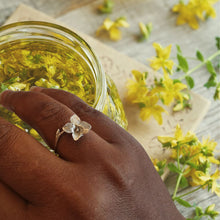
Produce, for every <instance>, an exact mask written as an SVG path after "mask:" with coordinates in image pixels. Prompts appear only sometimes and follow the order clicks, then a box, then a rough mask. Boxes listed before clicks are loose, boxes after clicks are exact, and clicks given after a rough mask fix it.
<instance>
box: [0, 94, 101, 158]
mask: <svg viewBox="0 0 220 220" xmlns="http://www.w3.org/2000/svg"><path fill="white" fill-rule="evenodd" d="M0 103H1V104H2V105H3V106H5V107H7V108H9V109H11V110H13V111H14V112H15V113H16V114H17V115H18V116H19V117H20V118H21V119H23V120H24V121H25V122H27V123H28V124H29V125H30V126H32V127H33V128H35V129H36V130H37V131H38V132H39V134H40V135H41V137H43V139H44V140H45V141H46V143H47V144H48V145H49V146H50V147H51V148H53V149H54V148H55V142H56V141H55V140H56V132H57V129H61V128H62V127H63V126H64V125H65V124H66V123H67V122H70V117H71V116H72V115H73V114H75V113H74V112H73V111H72V110H71V109H69V108H68V107H67V106H65V105H63V104H62V103H59V102H58V101H56V100H54V99H53V98H51V97H49V96H47V95H45V94H43V93H37V92H12V91H9V90H7V91H5V92H3V93H2V96H1V101H0ZM97 141H98V142H100V144H101V143H102V142H103V141H104V140H103V139H102V138H100V137H99V136H98V135H96V133H95V132H93V131H89V133H88V134H86V135H84V136H83V137H82V138H80V139H79V140H78V141H74V140H73V138H72V135H71V134H67V133H64V134H62V135H61V137H60V139H59V141H58V143H57V146H56V150H57V152H58V153H59V154H60V156H61V157H62V158H64V159H65V160H70V161H73V160H74V159H75V156H74V152H73V151H74V149H75V148H76V147H77V146H83V147H84V148H91V147H96V146H98V145H97Z"/></svg>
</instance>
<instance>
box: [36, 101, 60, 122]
mask: <svg viewBox="0 0 220 220" xmlns="http://www.w3.org/2000/svg"><path fill="white" fill-rule="evenodd" d="M60 112H63V110H62V107H61V106H60V105H58V104H57V103H53V102H45V103H42V104H41V106H40V111H39V114H38V117H37V122H39V121H42V120H52V119H54V118H56V117H57V115H58V114H60Z"/></svg>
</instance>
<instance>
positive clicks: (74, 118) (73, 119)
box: [70, 114, 81, 125]
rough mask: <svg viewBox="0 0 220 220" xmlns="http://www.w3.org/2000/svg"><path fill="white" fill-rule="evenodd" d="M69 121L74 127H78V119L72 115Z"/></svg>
mask: <svg viewBox="0 0 220 220" xmlns="http://www.w3.org/2000/svg"><path fill="white" fill-rule="evenodd" d="M70 121H71V122H72V123H73V124H74V125H79V124H80V121H81V120H80V118H79V117H78V116H77V115H76V114H74V115H73V116H71V118H70Z"/></svg>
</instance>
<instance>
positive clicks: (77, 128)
mask: <svg viewBox="0 0 220 220" xmlns="http://www.w3.org/2000/svg"><path fill="white" fill-rule="evenodd" d="M91 128H92V126H91V125H90V124H89V123H87V122H85V121H81V120H80V118H79V117H78V116H77V115H76V114H74V115H72V116H71V117H70V122H68V123H66V124H65V125H64V126H63V127H62V129H61V130H60V129H58V130H57V132H56V140H55V147H54V151H55V152H56V148H57V143H58V141H59V139H60V136H61V135H62V134H63V133H68V134H72V137H73V140H74V141H77V140H79V138H80V137H82V136H83V135H84V134H87V133H88V132H89V130H91Z"/></svg>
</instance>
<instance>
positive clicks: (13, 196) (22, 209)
mask: <svg viewBox="0 0 220 220" xmlns="http://www.w3.org/2000/svg"><path fill="white" fill-rule="evenodd" d="M0 195H1V196H0V219H4V220H7V219H15V216H16V218H17V219H25V215H26V211H27V202H26V201H25V200H24V199H23V198H21V197H20V196H19V195H18V194H17V193H16V192H14V191H12V190H11V189H10V188H9V187H8V186H7V185H5V184H4V183H2V182H1V181H0Z"/></svg>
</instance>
